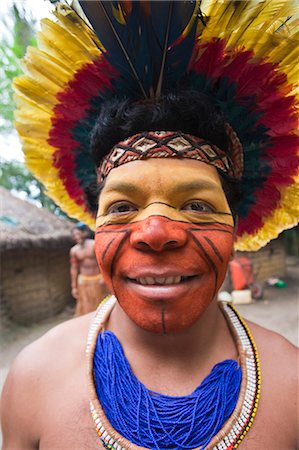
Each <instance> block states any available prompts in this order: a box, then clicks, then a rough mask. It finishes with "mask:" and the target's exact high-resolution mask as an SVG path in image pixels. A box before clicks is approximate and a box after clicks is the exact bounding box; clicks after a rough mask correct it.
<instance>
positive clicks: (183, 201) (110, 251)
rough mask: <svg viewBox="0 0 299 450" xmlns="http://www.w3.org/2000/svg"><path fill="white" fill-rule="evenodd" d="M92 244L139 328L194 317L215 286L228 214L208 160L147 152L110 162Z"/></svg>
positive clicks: (225, 247) (185, 322)
mask: <svg viewBox="0 0 299 450" xmlns="http://www.w3.org/2000/svg"><path fill="white" fill-rule="evenodd" d="M96 227H97V228H96V236H95V250H96V256H97V260H98V263H99V265H100V267H101V271H102V273H103V275H104V278H105V281H106V283H107V285H108V286H109V288H110V290H111V291H112V292H113V293H114V294H115V295H116V297H117V299H118V302H119V304H120V306H121V307H122V308H123V310H124V311H125V313H126V314H127V315H128V316H129V317H130V319H131V320H132V321H134V322H135V323H136V324H137V325H138V326H140V327H141V328H143V329H145V330H148V331H151V332H155V333H176V332H180V331H183V330H185V329H187V328H189V327H190V326H191V325H193V324H194V323H195V322H196V321H197V320H198V319H199V318H200V317H201V315H202V314H203V313H204V312H205V310H206V309H207V307H208V306H209V305H210V303H211V302H212V300H213V299H214V298H215V295H216V293H217V291H218V289H219V288H220V286H221V284H222V282H223V279H224V277H225V273H226V268H227V264H228V261H229V259H230V256H231V253H232V248H233V233H234V227H233V218H232V215H231V212H230V209H229V206H228V204H227V201H226V197H225V194H224V192H223V189H222V187H221V182H220V179H219V177H218V174H217V171H216V169H215V168H214V167H212V166H210V165H207V164H205V163H202V162H199V161H195V160H189V159H149V160H145V161H134V162H131V163H127V164H124V165H123V166H120V167H118V168H115V169H113V170H112V171H111V172H110V174H109V175H108V177H107V179H106V183H105V187H104V189H103V191H102V193H101V196H100V202H99V211H98V217H97V223H96Z"/></svg>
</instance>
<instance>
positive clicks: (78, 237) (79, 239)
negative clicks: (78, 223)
mask: <svg viewBox="0 0 299 450" xmlns="http://www.w3.org/2000/svg"><path fill="white" fill-rule="evenodd" d="M72 235H73V240H74V241H75V242H76V243H77V244H83V242H84V240H85V233H84V231H82V230H78V229H74V230H73V233H72Z"/></svg>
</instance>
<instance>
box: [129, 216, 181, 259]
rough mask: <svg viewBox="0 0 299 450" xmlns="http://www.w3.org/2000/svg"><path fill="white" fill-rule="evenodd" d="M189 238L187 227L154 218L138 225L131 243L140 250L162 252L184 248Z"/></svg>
mask: <svg viewBox="0 0 299 450" xmlns="http://www.w3.org/2000/svg"><path fill="white" fill-rule="evenodd" d="M184 225H185V224H184ZM187 237H188V235H187V232H186V230H185V227H183V226H182V227H181V226H180V224H179V223H178V222H176V221H173V220H169V219H166V218H165V217H159V216H152V217H149V218H147V219H146V220H142V221H141V222H139V223H138V225H137V226H136V228H135V229H134V230H133V231H132V233H131V236H130V242H131V245H132V246H133V247H135V248H136V249H138V250H142V251H155V252H161V251H163V250H170V249H175V248H178V247H182V246H183V245H185V243H186V242H187Z"/></svg>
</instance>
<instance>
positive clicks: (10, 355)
mask: <svg viewBox="0 0 299 450" xmlns="http://www.w3.org/2000/svg"><path fill="white" fill-rule="evenodd" d="M284 281H285V282H286V287H285V288H276V287H266V288H265V293H264V298H263V300H258V301H255V302H254V303H251V304H249V305H238V306H237V309H238V310H239V312H240V313H241V314H242V315H243V316H244V317H245V318H247V319H249V320H251V321H253V322H256V323H258V324H259V325H262V326H264V327H266V328H269V329H271V330H274V331H277V332H279V333H280V334H282V335H284V336H285V337H286V338H287V339H289V340H290V341H291V342H292V343H294V344H295V345H298V340H299V337H298V309H299V308H298V306H299V261H298V260H290V261H289V264H288V272H287V276H286V277H284ZM73 314H74V309H73V308H71V307H68V308H67V309H66V310H65V311H63V312H62V313H61V314H59V315H58V316H56V317H54V318H52V319H47V320H45V321H43V322H41V323H38V324H34V325H31V326H29V327H25V326H20V325H15V324H11V323H6V324H2V327H1V328H2V330H0V356H1V368H0V391H1V389H2V386H3V383H4V380H5V378H6V375H7V372H8V370H9V367H10V365H11V363H12V361H13V359H14V358H15V356H16V355H17V354H18V353H19V352H20V350H21V349H22V348H24V347H25V346H26V345H28V344H29V343H30V342H32V341H34V340H36V339H37V338H39V337H40V336H42V335H43V334H44V333H46V332H47V331H48V330H49V329H50V328H52V327H53V326H55V325H57V324H59V323H60V322H63V321H65V320H68V319H70V318H71V317H72V316H73Z"/></svg>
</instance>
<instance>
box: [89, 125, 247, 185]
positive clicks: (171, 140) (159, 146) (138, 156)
mask: <svg viewBox="0 0 299 450" xmlns="http://www.w3.org/2000/svg"><path fill="white" fill-rule="evenodd" d="M227 134H228V136H229V138H230V147H231V148H230V155H228V154H226V153H225V152H224V151H223V150H221V149H220V148H219V147H217V146H216V145H214V144H211V143H210V142H208V141H207V140H205V139H201V138H199V137H196V136H191V135H190V134H185V133H181V132H180V131H144V132H142V133H139V134H135V135H134V136H131V137H129V138H127V139H125V140H124V141H121V142H119V143H118V144H116V145H115V146H114V147H113V148H112V150H111V151H110V152H109V153H108V155H107V156H105V158H104V159H103V160H102V163H101V165H100V166H99V167H98V169H97V174H98V182H99V183H101V182H102V181H103V180H104V179H105V178H106V177H107V175H108V174H109V173H110V171H111V170H112V169H114V168H115V167H118V166H121V165H123V164H126V163H129V162H132V161H136V160H144V159H149V158H187V159H196V160H198V161H202V162H205V163H207V164H210V165H212V166H214V167H216V169H218V170H220V172H222V173H225V174H226V175H228V176H229V177H230V178H234V179H240V177H241V176H242V171H243V155H242V146H241V144H240V141H239V139H238V137H237V135H236V133H234V131H233V130H232V128H231V127H230V126H229V125H228V124H227Z"/></svg>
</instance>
